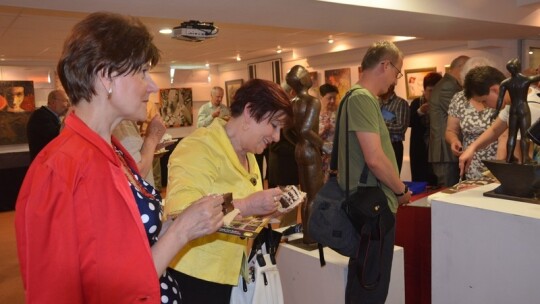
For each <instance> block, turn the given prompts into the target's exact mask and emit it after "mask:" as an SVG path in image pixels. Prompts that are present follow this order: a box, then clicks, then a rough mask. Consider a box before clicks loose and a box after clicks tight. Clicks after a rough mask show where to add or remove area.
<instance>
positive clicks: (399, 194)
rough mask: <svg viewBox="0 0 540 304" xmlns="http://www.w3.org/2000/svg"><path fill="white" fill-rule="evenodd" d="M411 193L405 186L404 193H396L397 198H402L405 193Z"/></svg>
mask: <svg viewBox="0 0 540 304" xmlns="http://www.w3.org/2000/svg"><path fill="white" fill-rule="evenodd" d="M407 192H409V186H407V185H405V189H404V190H403V192H401V193H394V195H395V196H397V197H400V196H404V195H405V193H407Z"/></svg>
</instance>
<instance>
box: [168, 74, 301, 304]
mask: <svg viewBox="0 0 540 304" xmlns="http://www.w3.org/2000/svg"><path fill="white" fill-rule="evenodd" d="M230 109H231V118H230V120H229V121H225V120H223V119H215V120H214V121H213V122H212V124H210V125H209V126H208V127H207V128H199V129H197V130H196V131H194V132H193V133H192V134H191V135H189V136H187V137H186V138H184V139H183V140H182V141H181V142H180V143H179V144H178V146H177V147H176V149H175V150H174V152H173V153H172V154H171V157H170V159H169V181H168V189H167V200H166V205H165V212H166V213H167V214H172V213H178V212H181V211H182V210H184V209H185V208H186V207H188V206H189V205H190V204H191V202H193V201H195V200H196V199H198V198H200V197H203V196H205V195H208V194H212V193H227V192H232V194H233V205H234V207H235V208H236V209H239V210H240V215H241V216H244V217H247V216H252V215H270V214H273V213H275V212H276V210H277V207H278V204H279V202H278V201H279V197H280V195H281V193H282V191H281V190H280V189H279V188H272V189H267V190H263V185H262V179H261V176H260V173H259V172H260V170H259V167H258V165H257V161H256V160H255V156H254V154H256V153H262V152H263V150H264V149H265V148H266V147H267V146H268V145H270V143H272V142H277V141H278V140H279V135H280V130H281V129H282V128H283V127H284V126H285V125H287V124H289V123H290V120H291V118H292V108H291V104H290V101H289V98H288V96H287V95H286V93H285V92H284V91H283V90H282V89H281V87H279V86H278V85H277V84H275V83H273V82H270V81H266V80H260V79H253V80H250V81H248V82H246V83H245V84H244V85H243V86H242V87H241V88H239V89H238V90H237V91H236V93H235V95H234V97H233V102H232V103H231V107H230ZM246 245H247V240H246V239H242V238H239V237H236V236H232V235H228V234H222V233H214V234H211V235H209V236H207V237H204V238H200V239H197V240H196V241H194V242H190V243H188V245H187V246H186V247H184V248H183V249H182V250H181V251H180V252H179V253H178V255H177V256H176V258H175V259H174V260H173V262H172V263H171V265H170V266H171V268H173V269H174V270H172V271H171V273H172V275H173V276H174V277H175V278H176V279H177V280H178V283H179V285H180V290H181V294H182V300H183V303H188V304H189V303H229V300H230V295H231V290H232V286H233V285H236V284H237V282H238V276H239V275H240V271H241V269H242V268H243V267H242V266H243V264H244V263H245V261H246V258H245V251H246ZM246 270H247V269H246Z"/></svg>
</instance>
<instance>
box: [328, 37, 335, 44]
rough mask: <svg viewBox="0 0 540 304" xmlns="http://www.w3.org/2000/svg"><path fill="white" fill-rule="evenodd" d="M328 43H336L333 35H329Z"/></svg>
mask: <svg viewBox="0 0 540 304" xmlns="http://www.w3.org/2000/svg"><path fill="white" fill-rule="evenodd" d="M328 43H330V44H332V43H334V37H332V35H330V36H328Z"/></svg>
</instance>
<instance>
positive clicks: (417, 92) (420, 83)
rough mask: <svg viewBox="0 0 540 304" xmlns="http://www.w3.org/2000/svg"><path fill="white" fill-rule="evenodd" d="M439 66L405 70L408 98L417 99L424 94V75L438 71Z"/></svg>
mask: <svg viewBox="0 0 540 304" xmlns="http://www.w3.org/2000/svg"><path fill="white" fill-rule="evenodd" d="M436 71H437V68H435V67H431V68H421V69H411V70H405V88H406V89H407V99H409V100H411V99H415V98H417V97H420V96H422V93H423V92H424V77H425V76H426V75H427V74H428V73H431V72H436Z"/></svg>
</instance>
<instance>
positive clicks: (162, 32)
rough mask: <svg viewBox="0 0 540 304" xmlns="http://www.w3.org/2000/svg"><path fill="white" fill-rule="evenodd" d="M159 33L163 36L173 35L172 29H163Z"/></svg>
mask: <svg viewBox="0 0 540 304" xmlns="http://www.w3.org/2000/svg"><path fill="white" fill-rule="evenodd" d="M159 33H160V34H163V35H168V34H171V33H172V29H170V28H162V29H160V30H159Z"/></svg>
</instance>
